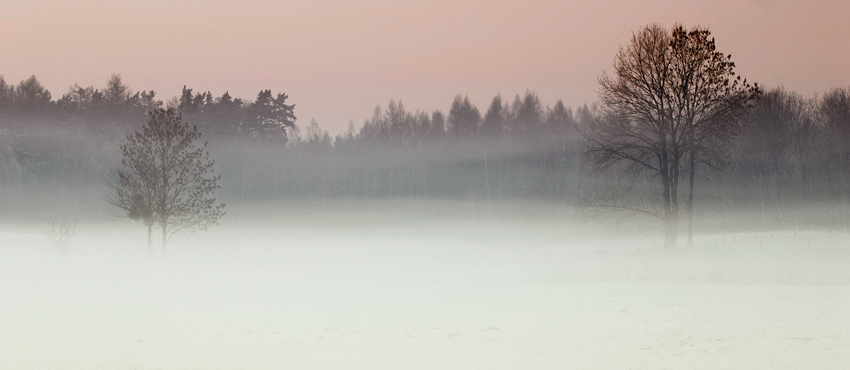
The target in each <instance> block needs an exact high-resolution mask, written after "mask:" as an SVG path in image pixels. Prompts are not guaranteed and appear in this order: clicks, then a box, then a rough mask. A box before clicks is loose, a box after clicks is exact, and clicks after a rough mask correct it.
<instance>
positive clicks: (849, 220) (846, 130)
mask: <svg viewBox="0 0 850 370" xmlns="http://www.w3.org/2000/svg"><path fill="white" fill-rule="evenodd" d="M818 108H819V109H818V110H819V113H820V119H821V120H822V122H823V128H824V131H825V133H826V135H827V140H826V147H827V148H826V150H827V153H826V159H825V162H826V163H824V164H825V167H826V172H827V174H828V179H829V180H830V182H831V183H832V184H831V185H832V188H833V192H834V195H833V196H834V197H835V198H837V199H836V200H838V208H839V214H838V217H837V220H836V221H837V223H838V225H836V226H837V227H839V228H840V229H844V230H847V229H848V228H850V88H843V89H842V88H837V89H832V90H830V91H828V92H827V93H826V94H824V96H823V99H822V100H821V102H820V104H819V107H818Z"/></svg>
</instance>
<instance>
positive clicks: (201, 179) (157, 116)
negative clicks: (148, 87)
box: [106, 108, 224, 255]
mask: <svg viewBox="0 0 850 370" xmlns="http://www.w3.org/2000/svg"><path fill="white" fill-rule="evenodd" d="M149 116H150V118H149V119H148V123H147V124H146V125H145V126H144V127H142V130H141V131H136V132H134V133H133V134H131V135H129V136H128V137H127V141H126V142H125V143H124V144H123V145H121V152H122V153H123V158H122V159H121V167H120V168H119V169H117V170H115V171H114V172H113V173H112V175H111V176H110V177H109V178H108V179H107V181H106V182H107V185H108V186H109V187H110V190H111V195H110V196H109V197H107V201H108V202H109V203H110V204H112V205H114V206H116V207H118V208H119V209H121V210H123V211H124V212H126V216H127V217H129V218H130V219H132V220H137V221H142V222H143V223H144V224H145V226H147V228H148V251H149V252H150V253H152V247H151V233H152V228H153V224H154V223H156V224H159V226H160V227H161V228H162V253H163V255H164V254H165V253H166V250H167V249H166V246H167V244H168V239H169V238H171V236H173V235H174V234H175V233H177V232H178V231H182V230H187V231H203V230H206V229H207V227H209V226H210V225H213V224H216V223H217V222H218V219H219V218H221V217H222V216H224V203H219V204H216V199H215V197H214V194H215V191H216V190H218V188H219V185H218V180H219V179H220V178H221V176H220V175H219V176H214V175H213V166H214V163H215V162H213V161H212V160H210V158H209V152H208V151H207V150H206V146H207V143H204V144H203V146H197V145H196V142H197V141H198V139H200V137H201V134H200V133H199V132H198V128H197V127H189V124H188V123H185V122H183V119H182V117H181V115H180V113H179V112H177V111H176V110H175V109H174V108H169V109H157V110H154V111H151V112H150V114H149Z"/></svg>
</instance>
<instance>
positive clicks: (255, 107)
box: [241, 90, 296, 143]
mask: <svg viewBox="0 0 850 370" xmlns="http://www.w3.org/2000/svg"><path fill="white" fill-rule="evenodd" d="M288 98H289V96H288V95H286V94H277V97H276V98H275V97H273V96H272V91H271V90H262V91H260V93H259V94H257V101H255V102H254V103H252V104H251V105H250V106H249V109H248V117H247V119H246V121H245V122H244V123H243V124H242V127H241V128H242V130H243V131H244V132H245V133H246V134H248V135H249V136H252V137H259V138H264V139H272V140H275V139H276V140H281V141H283V142H284V143H285V142H286V129H287V128H291V127H294V126H295V119H296V118H295V113H294V109H295V104H286V99H288Z"/></svg>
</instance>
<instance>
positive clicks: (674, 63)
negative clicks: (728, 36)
mask: <svg viewBox="0 0 850 370" xmlns="http://www.w3.org/2000/svg"><path fill="white" fill-rule="evenodd" d="M669 45H670V46H669V49H670V59H671V67H672V68H671V72H672V73H670V74H669V75H670V77H671V81H670V82H671V84H670V85H671V86H670V87H671V93H672V94H671V98H672V101H673V106H672V107H673V110H672V111H671V122H672V123H673V124H674V125H678V126H681V127H682V129H683V131H684V133H685V135H684V139H685V145H686V153H687V164H686V166H687V171H688V201H687V211H688V246H689V247H690V246H693V244H694V239H693V204H694V177H695V173H696V166H697V165H698V164H706V165H708V166H709V167H712V168H720V167H721V165H722V163H724V162H725V159H726V158H727V157H728V156H729V152H730V149H731V147H732V143H733V141H734V139H735V137H737V136H738V135H739V134H740V133H741V131H742V127H743V126H742V124H741V123H742V122H743V121H742V117H743V114H744V113H745V112H746V111H747V109H746V108H748V107H749V106H750V103H751V102H752V101H753V100H755V99H757V98H759V97H760V94H761V90H760V89H759V87H758V84H756V85H755V86H750V85H749V84H747V80H743V81H742V80H741V76H737V77H736V76H735V72H734V68H735V63H733V62H732V61H731V59H732V56H731V55H724V54H723V53H721V52H719V51H717V49H716V46H715V42H714V38H713V37H711V33H710V32H709V31H708V29H705V28H700V27H694V28H692V29H691V30H690V31H686V30H685V28H684V27H682V26H681V25H676V26H675V27H674V28H673V32H672V39H671V40H670V42H669Z"/></svg>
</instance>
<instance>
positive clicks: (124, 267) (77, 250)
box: [0, 200, 850, 369]
mask: <svg viewBox="0 0 850 370" xmlns="http://www.w3.org/2000/svg"><path fill="white" fill-rule="evenodd" d="M740 217H741V219H742V220H745V219H747V218H749V216H747V215H742V216H740ZM621 221H622V220H615V219H608V220H603V221H598V220H588V219H587V218H586V217H583V216H582V215H580V214H576V212H575V211H573V210H569V209H567V210H558V209H553V208H551V207H542V206H540V205H535V204H531V203H523V202H515V203H499V204H483V203H474V202H469V201H467V202H450V201H439V202H434V201H394V200H385V201H372V202H362V201H334V200H317V201H311V202H308V201H301V202H281V203H274V204H267V205H264V206H250V207H249V206H239V205H236V206H232V207H231V208H230V209H229V210H228V215H227V216H226V217H225V218H224V219H222V222H221V225H220V226H218V227H213V228H212V229H210V230H209V231H208V232H206V233H204V234H202V235H200V236H191V235H178V236H177V237H175V238H174V239H173V240H172V241H171V242H170V244H169V252H168V255H167V256H166V257H162V256H160V255H159V254H158V255H157V256H155V257H153V258H149V257H148V256H147V245H146V239H145V238H146V231H145V229H144V228H143V227H142V226H141V225H140V224H137V223H133V222H131V221H127V220H124V221H116V220H110V219H106V218H103V219H97V218H91V219H88V220H81V221H80V224H79V226H80V231H79V232H78V233H77V234H76V236H75V237H74V239H73V240H72V244H71V246H70V248H69V252H68V253H67V255H61V254H59V253H57V252H56V250H55V248H54V247H53V246H52V245H51V244H50V242H49V241H48V240H47V239H46V238H45V237H44V236H43V235H42V233H41V232H40V231H39V228H38V227H37V225H36V224H35V223H33V222H30V223H17V224H16V223H14V222H8V221H7V222H4V223H2V226H0V297H2V298H0V368H2V369H119V368H120V369H284V368H290V369H558V368H563V369H627V368H628V369H685V368H687V369H733V368H734V369H847V368H850V346H848V344H850V316H849V315H847V308H848V307H850V236H848V234H846V233H836V232H832V231H828V230H797V231H788V230H765V231H759V232H723V233H719V232H718V233H714V234H712V233H707V232H701V233H698V234H697V235H696V243H695V246H694V248H692V249H689V248H687V247H684V246H683V245H684V243H680V247H679V248H678V249H676V250H672V251H670V250H664V249H662V248H661V245H662V243H663V236H662V235H661V233H660V231H659V229H660V228H659V227H658V225H657V224H653V223H651V222H648V221H646V222H644V221H639V220H638V221H629V222H621ZM156 246H158V245H157V244H155V247H156ZM157 252H159V251H158V250H157Z"/></svg>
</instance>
